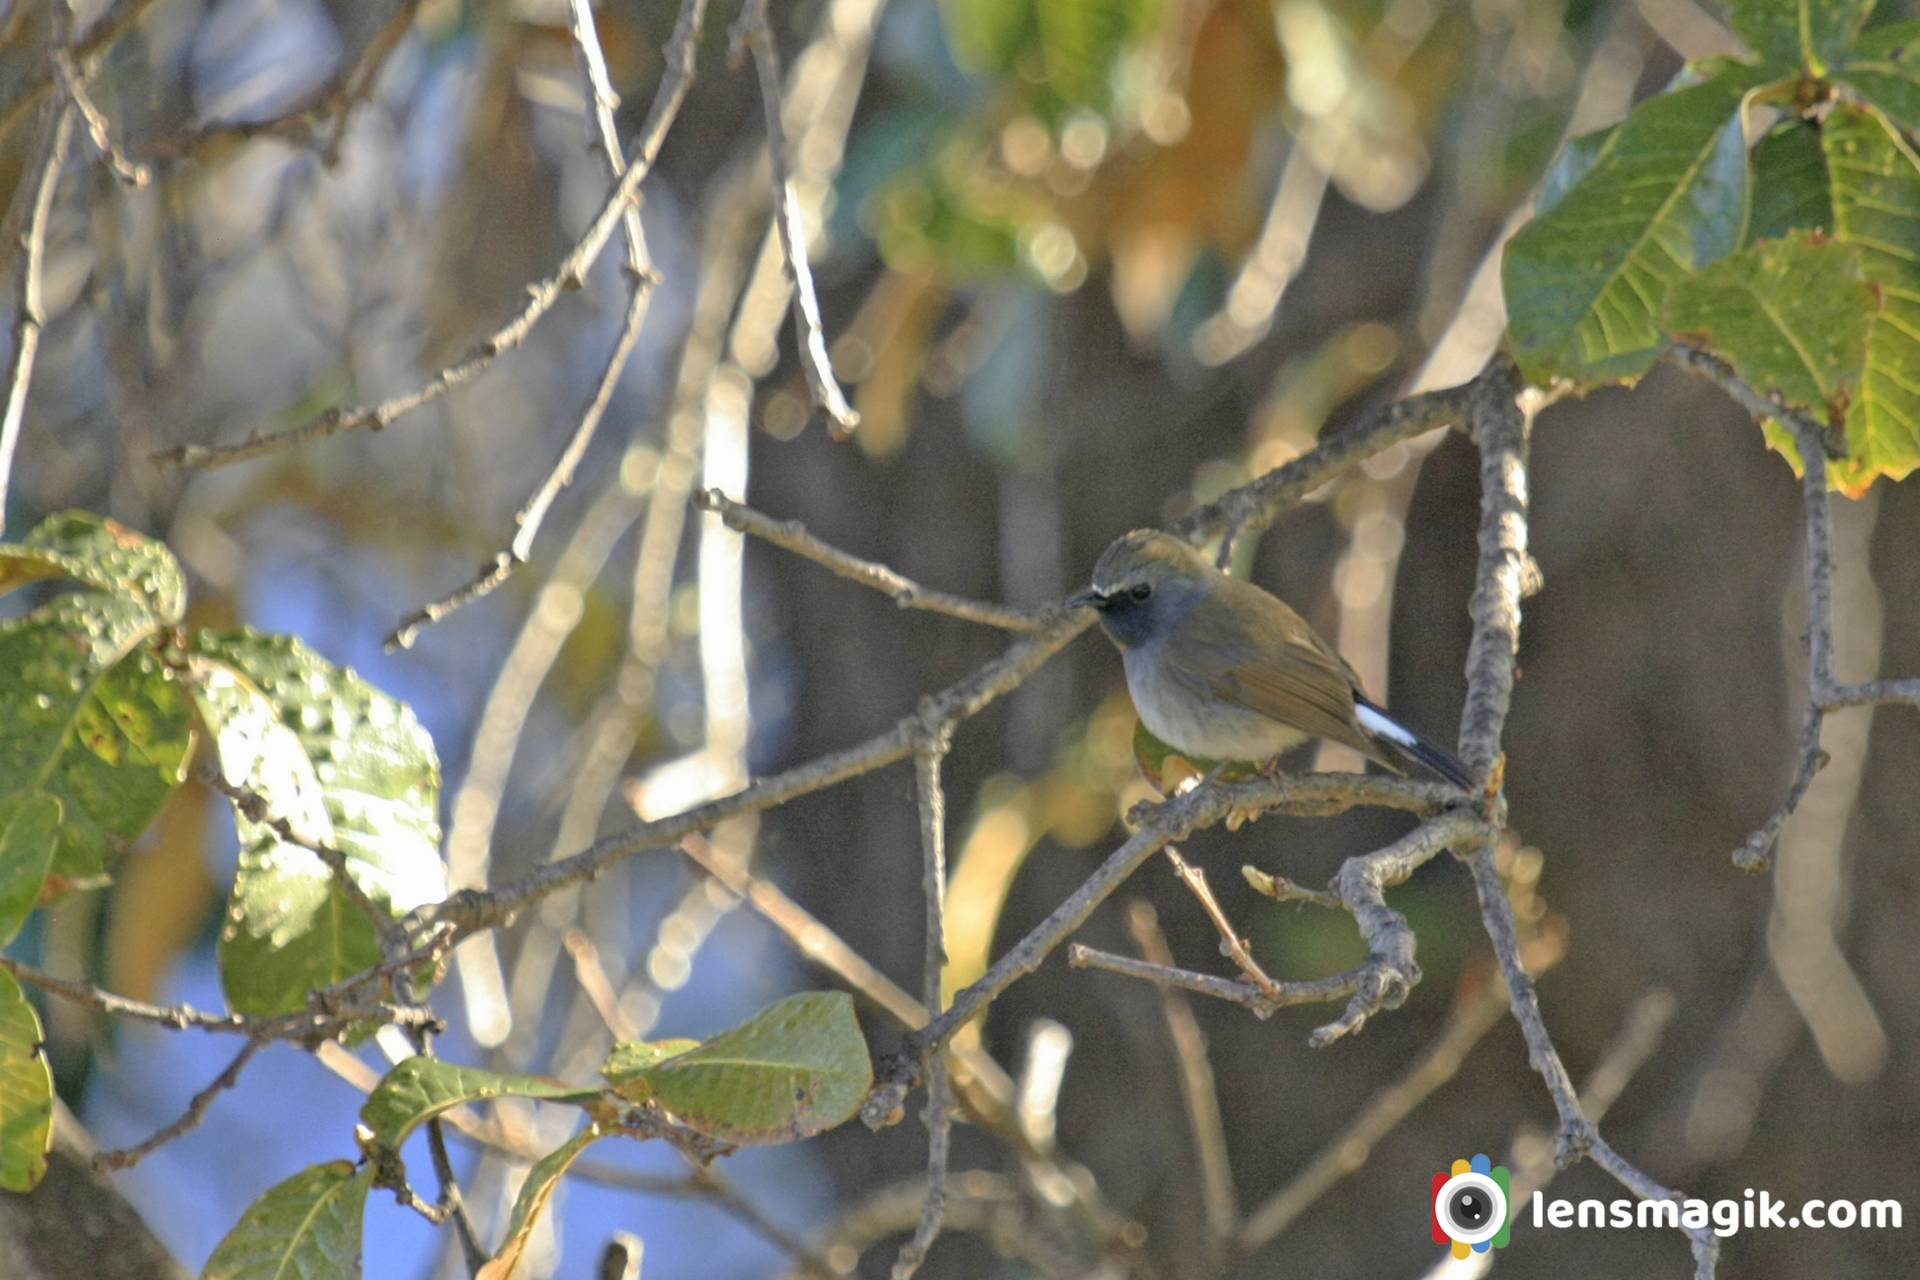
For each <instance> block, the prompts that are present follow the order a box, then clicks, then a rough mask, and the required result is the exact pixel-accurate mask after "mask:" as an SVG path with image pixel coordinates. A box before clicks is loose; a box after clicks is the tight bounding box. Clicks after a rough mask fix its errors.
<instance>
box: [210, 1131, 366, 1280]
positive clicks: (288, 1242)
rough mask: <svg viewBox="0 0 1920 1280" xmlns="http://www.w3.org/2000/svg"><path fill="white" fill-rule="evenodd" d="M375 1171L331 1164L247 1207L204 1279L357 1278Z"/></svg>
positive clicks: (342, 1163) (307, 1171) (300, 1176)
mask: <svg viewBox="0 0 1920 1280" xmlns="http://www.w3.org/2000/svg"><path fill="white" fill-rule="evenodd" d="M372 1185H373V1168H372V1166H371V1165H369V1166H367V1167H365V1168H359V1169H356V1168H355V1167H354V1165H353V1162H352V1161H349V1160H329V1161H328V1162H327V1163H325V1164H316V1165H314V1166H312V1167H311V1168H308V1169H302V1170H301V1171H300V1172H299V1173H296V1174H294V1175H293V1176H292V1177H291V1178H288V1179H287V1180H286V1181H285V1182H283V1183H281V1184H280V1185H279V1186H277V1187H274V1188H273V1189H272V1190H270V1191H268V1192H267V1193H266V1194H265V1195H263V1196H261V1197H260V1198H259V1199H258V1200H255V1201H254V1202H253V1203H252V1204H250V1205H248V1206H247V1211H246V1212H245V1213H244V1214H242V1215H240V1221H239V1222H237V1223H235V1224H234V1227H233V1230H231V1231H229V1232H227V1236H226V1239H224V1240H222V1241H221V1242H220V1243H219V1245H218V1246H217V1247H216V1248H215V1249H214V1251H213V1256H212V1257H210V1258H208V1259H207V1265H206V1269H205V1270H203V1271H202V1272H201V1273H200V1280H289V1278H290V1277H295V1276H297V1277H299V1280H359V1277H360V1233H361V1223H362V1220H363V1218H364V1217H365V1213H366V1207H367V1189H368V1188H369V1187H371V1186H372Z"/></svg>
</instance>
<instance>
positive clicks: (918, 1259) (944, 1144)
mask: <svg viewBox="0 0 1920 1280" xmlns="http://www.w3.org/2000/svg"><path fill="white" fill-rule="evenodd" d="M952 735H953V726H952V724H951V723H949V722H947V721H945V720H933V721H931V722H930V723H929V725H928V728H927V732H926V735H925V736H924V737H923V738H922V739H921V740H920V741H919V742H918V743H916V744H915V746H914V749H913V776H914V791H915V794H916V795H917V796H918V798H919V809H920V855H921V872H920V875H921V886H920V888H921V893H922V895H923V897H924V898H925V900H926V905H927V923H926V961H925V967H924V970H923V975H922V978H921V984H920V992H921V999H922V1000H923V1001H924V1002H925V1004H926V1006H927V1009H928V1010H929V1011H930V1012H932V1013H935V1014H937V1013H939V1011H940V993H941V984H942V981H943V980H944V976H945V974H946V968H947V945H946V928H947V922H946V902H947V793H946V791H945V790H944V789H943V788H942V787H941V785H940V763H941V761H942V760H943V759H944V758H945V756H946V754H947V746H948V744H949V743H950V742H951V741H952ZM952 1107H953V1098H952V1092H951V1090H950V1089H949V1087H948V1082H947V1054H946V1053H945V1051H944V1050H936V1051H935V1052H934V1053H933V1055H932V1056H931V1057H930V1058H928V1060H927V1103H926V1108H925V1110H924V1111H923V1112H922V1116H923V1118H924V1119H925V1121H926V1125H927V1202H926V1204H925V1205H924V1206H923V1207H922V1208H921V1210H920V1221H919V1223H918V1224H917V1225H916V1226H915V1227H914V1229H913V1236H912V1238H911V1239H909V1240H908V1241H907V1243H906V1244H904V1245H902V1246H901V1248H900V1253H899V1255H898V1256H897V1257H895V1258H894V1260H893V1280H912V1276H913V1274H914V1273H915V1272H917V1271H918V1270H919V1269H920V1264H921V1263H922V1262H924V1261H925V1260H926V1257H927V1250H928V1249H931V1248H932V1247H933V1242H934V1241H935V1240H937V1239H939V1237H940V1220H941V1218H942V1216H943V1215H944V1214H945V1213H946V1207H947V1154H948V1148H949V1145H950V1144H951V1142H952V1136H953V1115H952Z"/></svg>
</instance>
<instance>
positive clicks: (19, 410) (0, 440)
mask: <svg viewBox="0 0 1920 1280" xmlns="http://www.w3.org/2000/svg"><path fill="white" fill-rule="evenodd" d="M51 109H52V110H53V112H54V120H53V128H52V129H51V130H50V131H49V132H48V134H47V141H46V149H45V150H44V151H43V152H41V154H40V156H39V159H38V164H37V165H36V166H34V167H33V168H30V169H29V170H28V171H29V172H34V173H37V175H38V177H37V179H36V182H35V185H34V189H33V206H32V210H33V211H32V213H31V214H29V215H28V219H27V230H26V234H25V237H24V244H23V247H24V249H25V251H26V261H25V262H24V263H22V264H21V267H20V293H19V296H18V298H17V299H16V300H15V302H14V316H13V355H12V357H11V358H10V359H9V361H8V366H7V405H6V409H5V411H4V413H3V414H0V532H4V531H5V529H6V523H7V518H6V506H7V489H8V486H9V485H10V483H11V481H12V478H13V454H14V450H15V449H16V448H18V447H19V444H20V424H21V422H22V421H24V420H25V418H26V413H27V388H28V387H29V386H30V385H32V382H33V362H34V357H35V356H37V355H38V354H39V352H40V331H41V330H42V329H44V328H45V327H46V323H47V318H46V315H45V314H44V311H43V308H44V307H45V305H46V303H45V299H44V298H43V297H42V281H43V280H44V278H45V275H46V258H47V223H48V221H49V219H50V218H51V216H52V213H53V195H54V192H55V191H56V190H57V189H58V188H59V186H60V169H61V166H62V165H63V164H64V163H65V161H66V158H67V144H68V142H69V141H71V140H72V138H73V121H74V116H75V115H76V114H77V110H76V108H75V107H74V105H73V104H72V103H71V102H67V103H63V104H61V105H59V106H57V107H53V108H51Z"/></svg>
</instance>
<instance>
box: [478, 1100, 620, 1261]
mask: <svg viewBox="0 0 1920 1280" xmlns="http://www.w3.org/2000/svg"><path fill="white" fill-rule="evenodd" d="M601 1136H602V1134H601V1129H600V1126H599V1125H597V1124H589V1125H588V1126H587V1127H586V1128H584V1129H582V1130H581V1131H580V1132H579V1133H576V1134H574V1135H573V1137H572V1138H571V1139H569V1140H568V1141H567V1143H566V1144H565V1145H564V1146H561V1147H559V1148H556V1149H555V1150H553V1151H550V1152H548V1153H547V1154H546V1156H545V1157H543V1158H542V1159H541V1161H540V1162H539V1163H538V1164H536V1165H534V1166H533V1168H531V1169H529V1170H527V1180H526V1181H525V1182H523V1183H522V1184H521V1185H520V1195H519V1198H517V1199H516V1200H515V1201H514V1202H513V1213H512V1214H511V1215H509V1216H508V1218H507V1234H506V1238H505V1239H504V1240H502V1241H501V1243H500V1248H499V1250H498V1251H497V1252H496V1253H495V1254H494V1255H493V1258H492V1259H491V1260H490V1261H489V1262H488V1263H487V1264H486V1265H485V1266H483V1267H481V1268H480V1271H479V1274H478V1275H476V1276H475V1277H474V1280H511V1278H512V1276H513V1271H514V1268H515V1267H517V1266H519V1265H520V1258H521V1255H522V1254H524V1253H525V1252H526V1251H527V1242H528V1241H529V1240H531V1239H532V1238H533V1229H534V1227H535V1226H537V1225H538V1224H539V1221H540V1215H541V1214H542V1213H543V1212H545V1211H546V1207H547V1203H548V1201H550V1200H552V1199H553V1193H554V1191H555V1190H556V1189H557V1188H558V1187H559V1186H560V1180H561V1179H562V1178H564V1177H566V1175H567V1170H568V1169H569V1168H571V1167H572V1165H573V1162H574V1161H575V1160H577V1159H579V1158H580V1153H581V1152H582V1151H585V1150H586V1149H587V1148H588V1147H590V1146H592V1145H593V1144H594V1143H595V1142H597V1141H599V1140H600V1138H601Z"/></svg>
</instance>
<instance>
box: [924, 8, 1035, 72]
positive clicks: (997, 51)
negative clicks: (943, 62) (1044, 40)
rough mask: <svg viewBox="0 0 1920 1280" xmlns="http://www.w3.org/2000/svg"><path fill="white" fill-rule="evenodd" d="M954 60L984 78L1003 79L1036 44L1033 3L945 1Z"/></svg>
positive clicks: (947, 25)
mask: <svg viewBox="0 0 1920 1280" xmlns="http://www.w3.org/2000/svg"><path fill="white" fill-rule="evenodd" d="M940 16H941V17H942V18H944V19H945V20H946V28H947V40H948V42H949V43H951V44H952V45H953V56H954V60H955V61H957V62H958V63H959V64H960V65H961V66H963V67H965V68H966V69H967V70H969V71H972V72H975V73H977V74H981V75H1003V74H1005V73H1006V72H1009V71H1011V70H1013V64H1014V63H1015V62H1016V61H1017V60H1018V59H1019V57H1020V54H1021V52H1022V51H1023V50H1025V49H1026V48H1028V47H1029V46H1030V45H1031V44H1032V43H1033V40H1034V37H1035V34H1036V26H1035V23H1034V14H1033V0H942V3H941V5H940Z"/></svg>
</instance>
